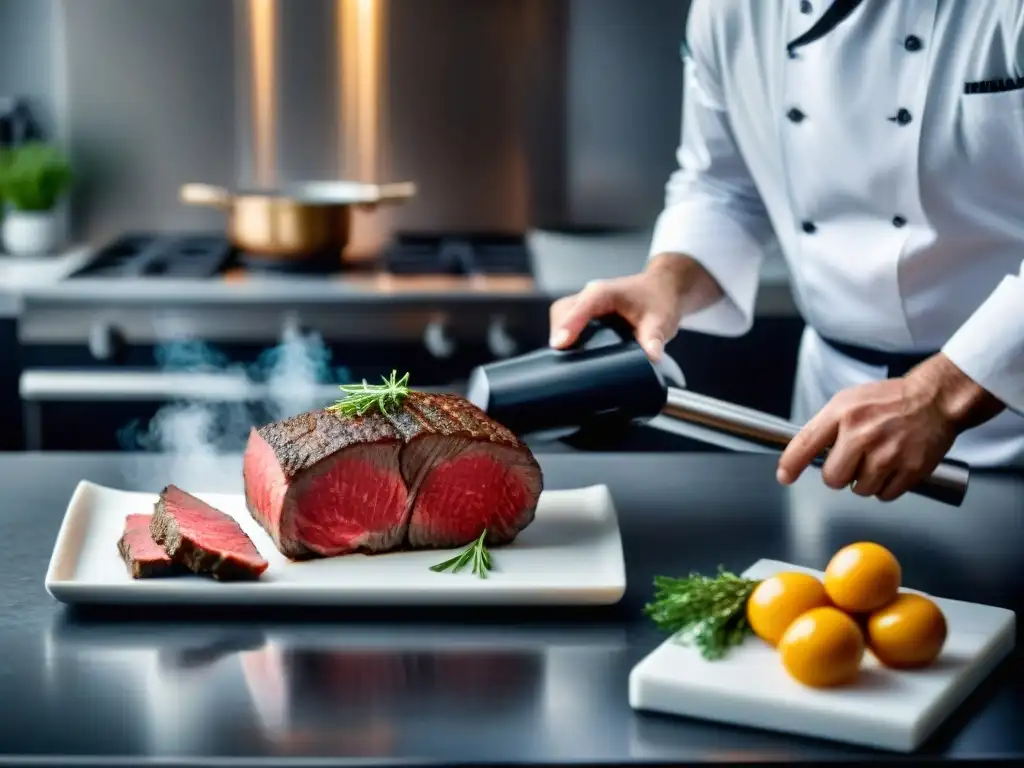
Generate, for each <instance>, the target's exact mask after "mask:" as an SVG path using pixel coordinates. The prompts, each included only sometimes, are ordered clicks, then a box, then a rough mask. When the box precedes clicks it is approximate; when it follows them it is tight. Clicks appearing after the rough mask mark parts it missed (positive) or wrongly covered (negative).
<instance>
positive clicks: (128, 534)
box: [117, 515, 185, 579]
mask: <svg viewBox="0 0 1024 768" xmlns="http://www.w3.org/2000/svg"><path fill="white" fill-rule="evenodd" d="M152 517H153V516H152V515H128V517H126V518H125V521H124V533H123V534H121V538H119V539H118V540H117V551H118V553H119V554H120V555H121V559H122V560H124V564H125V566H126V567H127V568H128V573H129V574H131V577H132V578H133V579H156V578H161V577H164V576H177V575H179V574H181V573H184V572H185V569H184V568H183V567H182V566H180V565H178V564H177V563H175V562H174V561H173V560H171V558H170V556H168V554H167V553H166V552H165V551H164V549H163V547H161V546H160V545H159V544H157V543H156V542H155V541H153V537H152V536H151V535H150V533H149V523H150V520H151V519H152Z"/></svg>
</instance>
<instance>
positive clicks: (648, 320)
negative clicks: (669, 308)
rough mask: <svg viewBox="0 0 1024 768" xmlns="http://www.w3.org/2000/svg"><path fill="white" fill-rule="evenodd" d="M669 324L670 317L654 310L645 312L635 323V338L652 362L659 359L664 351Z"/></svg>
mask: <svg viewBox="0 0 1024 768" xmlns="http://www.w3.org/2000/svg"><path fill="white" fill-rule="evenodd" d="M671 325H672V320H671V318H669V319H666V318H664V317H661V316H660V315H658V314H657V313H655V312H647V313H645V314H644V315H643V316H641V318H640V322H639V323H637V326H636V340H637V341H638V342H639V343H640V346H641V347H643V350H644V352H646V353H647V357H649V358H650V359H651V361H652V362H655V363H656V362H658V361H659V360H661V356H662V354H663V353H664V351H665V341H666V340H667V339H668V338H669V335H670V334H669V331H670V330H672V328H671Z"/></svg>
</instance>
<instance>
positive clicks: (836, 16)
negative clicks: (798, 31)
mask: <svg viewBox="0 0 1024 768" xmlns="http://www.w3.org/2000/svg"><path fill="white" fill-rule="evenodd" d="M862 1H863V0H834V2H833V3H832V5H830V6H829V7H828V9H827V10H826V11H825V12H824V13H823V14H821V18H820V19H818V21H817V22H816V23H815V24H814V26H813V27H811V28H810V29H809V30H807V31H806V32H804V33H803V34H802V35H800V37H798V38H797V39H796V40H793V41H792V42H790V43H788V44H787V45H786V48H787V49H788V50H789V55H790V56H792V55H793V53H794V51H796V49H797V48H800V47H802V46H804V45H809V44H810V43H813V42H814V41H815V40H820V39H821V38H823V37H824V36H825V35H827V34H828V33H829V32H831V31H832V30H833V29H835V28H836V27H838V26H839V25H840V24H842V23H843V21H845V20H846V18H847V17H848V16H849V15H850V14H851V13H853V12H854V11H855V10H856V9H857V6H858V5H860V4H861V2H862Z"/></svg>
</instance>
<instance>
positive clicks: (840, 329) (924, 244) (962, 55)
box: [651, 0, 1024, 466]
mask: <svg viewBox="0 0 1024 768" xmlns="http://www.w3.org/2000/svg"><path fill="white" fill-rule="evenodd" d="M829 2H830V0H811V2H808V0H756V2H751V1H750V0H694V2H693V5H692V8H691V12H690V17H689V21H688V24H687V34H686V44H685V45H684V47H683V58H684V65H685V91H684V94H683V135H682V143H681V146H680V148H679V151H678V160H679V165H680V168H679V170H678V171H677V172H675V173H674V174H673V175H672V177H671V179H670V181H669V183H668V187H667V200H666V206H665V209H664V211H663V212H662V213H661V215H660V217H659V219H658V222H657V225H656V228H655V234H654V239H653V243H652V247H651V254H652V255H654V254H658V253H665V252H670V253H686V254H689V255H691V256H693V257H694V258H696V259H697V260H698V261H700V262H701V263H702V264H703V265H704V267H705V268H706V269H707V270H708V271H709V272H710V273H711V274H712V275H714V277H715V278H716V279H717V280H718V282H719V283H720V285H721V287H722V289H723V291H724V294H725V297H724V298H723V299H722V300H720V301H719V302H717V303H716V304H715V305H714V306H712V307H709V308H707V309H705V310H703V311H702V312H699V313H697V314H694V315H691V316H689V317H686V318H684V320H683V322H682V327H683V328H685V329H689V330H694V331H701V332H705V333H712V334H718V335H725V336H730V335H740V334H742V333H745V332H746V331H747V330H748V329H749V328H750V326H751V324H752V320H753V309H754V302H755V298H756V294H757V287H758V282H759V272H760V266H761V262H762V259H763V257H764V254H765V253H766V252H767V250H769V249H771V248H773V247H774V246H776V245H777V246H778V247H779V248H780V249H781V252H782V254H783V256H784V257H785V260H786V262H787V265H788V267H789V272H790V276H791V284H792V288H793V291H794V296H795V299H796V302H797V304H798V306H799V308H800V310H801V313H802V314H803V316H804V318H805V320H806V321H807V325H808V330H807V331H805V334H804V339H803V343H802V348H801V352H800V362H799V370H798V373H797V387H796V392H795V395H794V413H793V418H794V420H797V421H799V422H801V423H802V422H804V421H806V420H807V419H808V418H810V416H811V415H813V414H814V413H815V412H816V411H817V410H819V409H820V408H821V407H822V406H824V405H825V403H827V401H828V400H829V399H830V398H831V397H832V396H833V395H834V394H836V393H837V392H838V391H840V390H841V389H843V388H845V387H848V386H851V385H855V384H859V383H864V382H867V381H873V380H878V379H882V378H885V376H886V373H887V372H886V370H885V369H884V368H882V369H879V368H873V367H871V366H867V365H864V364H863V363H861V362H859V361H856V360H852V359H850V358H849V357H846V356H845V355H842V354H840V353H838V352H837V351H836V350H835V349H834V348H832V347H829V346H827V345H826V344H825V343H824V342H822V341H821V338H820V336H819V335H818V334H821V335H822V336H825V337H829V338H832V339H836V340H839V341H843V342H847V343H850V344H856V345H859V346H863V347H870V348H875V349H881V350H885V351H898V352H928V351H934V350H939V349H941V350H942V351H944V352H945V353H946V355H948V356H949V357H950V358H951V359H952V360H953V362H955V363H956V364H957V366H959V367H960V368H961V369H962V370H963V371H964V372H965V373H967V374H968V375H969V376H970V377H971V378H972V379H974V380H975V381H977V382H978V383H980V384H981V385H982V386H984V387H985V388H986V389H988V390H989V391H990V392H992V393H993V394H994V395H996V396H997V397H998V398H1000V399H1001V400H1002V401H1003V402H1005V403H1006V404H1007V405H1008V406H1009V408H1010V409H1013V410H1008V411H1006V412H1004V413H1003V414H1002V415H1001V416H999V417H997V418H996V419H995V420H993V421H992V422H989V423H988V424H986V425H983V426H982V427H980V428H978V429H976V430H971V431H970V432H967V433H965V434H964V435H962V436H961V437H960V438H959V439H958V441H957V443H956V445H955V446H954V450H953V455H954V456H956V457H958V458H961V459H964V460H966V461H968V462H970V463H972V464H975V465H979V466H986V465H988V466H992V465H1007V464H1024V417H1022V416H1021V415H1020V414H1024V263H1022V262H1024V0H912V1H903V0H900V1H897V2H881V1H880V0H866V1H865V2H863V3H861V5H860V6H859V7H858V8H857V9H856V10H855V11H854V12H853V13H852V15H850V17H849V18H848V19H846V20H845V21H843V22H842V23H840V24H839V25H838V26H837V27H836V28H835V29H833V30H832V31H831V32H830V33H829V34H827V35H826V36H825V37H824V38H822V39H820V40H817V41H816V42H813V43H811V44H809V45H807V46H805V47H801V48H799V49H797V50H796V51H795V52H794V55H790V53H789V51H788V50H787V43H789V42H790V41H792V40H794V39H795V38H797V37H799V36H800V35H801V34H802V33H804V32H806V31H807V30H808V29H809V28H810V27H811V26H812V25H813V24H814V22H815V21H816V20H817V18H818V17H819V16H820V15H821V14H822V13H823V12H824V11H825V10H826V8H827V7H828V5H829ZM1018 78H1020V79H1018ZM1014 411H1016V412H1014Z"/></svg>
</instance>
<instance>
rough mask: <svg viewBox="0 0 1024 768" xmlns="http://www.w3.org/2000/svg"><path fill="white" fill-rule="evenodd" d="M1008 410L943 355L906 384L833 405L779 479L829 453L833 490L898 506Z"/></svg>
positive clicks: (858, 393)
mask: <svg viewBox="0 0 1024 768" xmlns="http://www.w3.org/2000/svg"><path fill="white" fill-rule="evenodd" d="M1004 407H1005V406H1004V405H1003V404H1002V403H1001V402H999V401H998V400H997V399H996V398H995V397H994V396H993V395H991V394H990V393H989V392H987V391H986V390H984V389H983V388H982V387H980V386H979V385H978V384H977V383H975V382H974V381H973V380H971V379H970V378H968V377H967V375H966V374H964V373H963V372H962V371H961V370H960V369H959V368H957V367H956V365H954V364H953V362H952V361H951V360H950V359H949V358H948V357H946V356H945V355H943V354H938V355H935V356H934V357H931V358H929V359H928V360H926V361H925V362H924V363H922V364H921V365H919V366H918V367H917V368H915V369H914V370H912V371H911V372H910V373H908V374H907V375H906V376H904V377H902V378H898V379H889V380H888V381H879V382H872V383H870V384H862V385H860V386H857V387H850V388H849V389H846V390H843V391H842V392H840V393H839V394H838V395H836V396H835V397H834V398H832V400H831V402H829V404H828V405H826V406H825V407H824V408H823V409H822V410H821V412H820V413H818V414H817V415H816V416H815V417H814V418H813V419H811V420H810V421H809V422H808V423H807V424H806V425H805V426H804V428H803V429H802V430H801V431H800V433H799V434H798V435H797V436H796V437H795V438H794V439H793V440H792V442H790V444H789V446H788V447H787V448H786V450H785V451H784V452H783V454H782V456H781V457H780V459H779V466H778V472H777V477H778V480H779V482H780V483H782V484H783V485H790V484H791V483H793V482H795V481H796V479H797V478H798V477H799V476H800V474H801V473H802V472H803V471H804V469H805V468H806V467H807V466H808V465H809V464H810V463H811V461H812V460H813V459H814V457H815V456H818V455H819V454H821V453H822V452H824V451H825V450H826V449H829V452H828V458H827V459H826V460H825V464H824V466H823V467H822V470H821V473H822V479H823V480H824V481H825V484H826V485H827V486H828V487H829V488H834V489H836V490H839V489H841V488H845V487H847V486H849V485H851V484H852V489H853V492H854V493H856V494H857V495H858V496H877V497H878V498H879V499H880V500H882V501H892V500H893V499H896V498H898V497H899V496H902V495H903V494H904V493H906V492H907V491H909V490H910V489H911V488H912V487H913V486H914V485H916V484H917V483H918V482H919V481H920V480H922V479H924V478H925V477H927V476H928V475H929V474H931V473H932V471H933V470H934V469H935V467H936V466H938V464H939V462H940V461H942V459H943V458H944V457H945V456H946V454H947V453H948V452H949V449H950V447H951V446H952V445H953V441H954V440H955V439H956V437H957V435H959V434H960V433H961V432H963V431H964V430H967V429H970V428H972V427H975V426H978V425H979V424H982V423H984V422H986V421H988V420H989V419H991V418H993V417H994V416H996V415H997V414H998V413H999V412H1000V411H1002V410H1003V408H1004ZM829 446H831V448H829Z"/></svg>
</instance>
